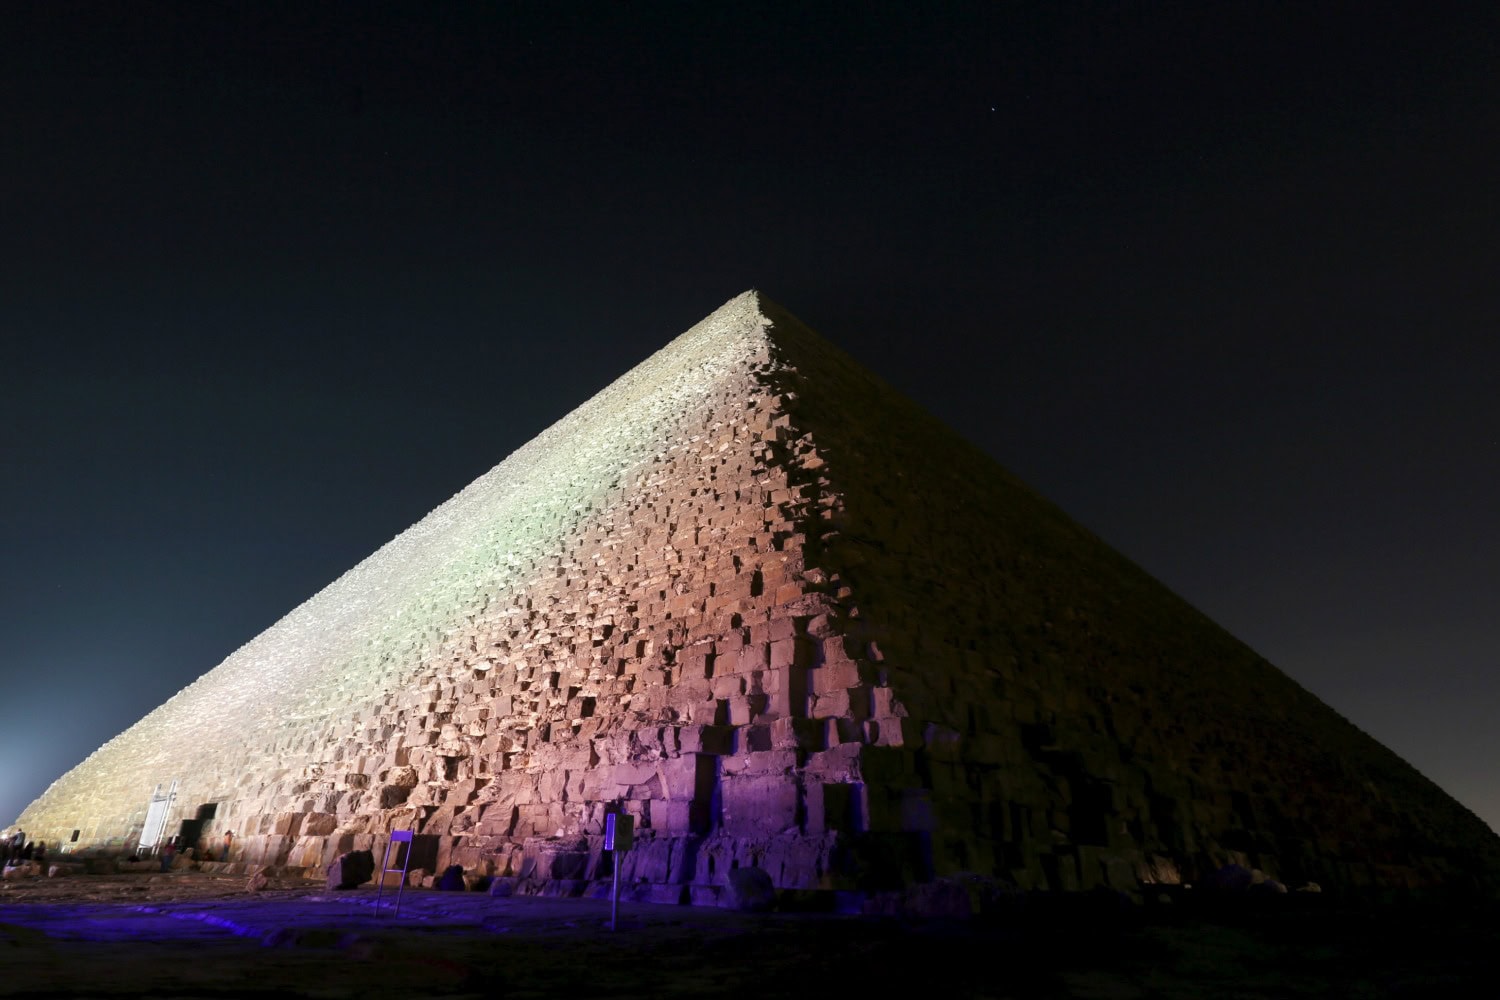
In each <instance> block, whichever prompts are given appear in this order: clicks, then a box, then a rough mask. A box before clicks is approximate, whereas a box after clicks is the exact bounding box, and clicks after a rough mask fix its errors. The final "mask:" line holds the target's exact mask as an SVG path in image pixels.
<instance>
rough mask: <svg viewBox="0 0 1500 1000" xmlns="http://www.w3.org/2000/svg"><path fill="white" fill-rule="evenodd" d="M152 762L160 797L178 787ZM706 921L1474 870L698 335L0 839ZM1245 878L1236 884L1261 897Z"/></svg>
mask: <svg viewBox="0 0 1500 1000" xmlns="http://www.w3.org/2000/svg"><path fill="white" fill-rule="evenodd" d="M184 762H191V765H190V766H188V767H185V766H184ZM610 813H618V814H622V815H626V816H629V817H631V819H632V820H633V822H634V827H635V831H636V839H635V843H634V846H633V848H632V849H631V850H630V851H628V852H626V853H624V854H622V855H621V870H620V872H619V875H620V878H621V879H622V880H623V881H624V882H625V883H626V885H627V886H630V887H631V891H632V892H633V893H634V897H635V898H649V899H659V900H663V901H687V900H697V901H712V900H714V899H717V898H719V896H720V895H722V893H723V892H724V891H726V887H727V886H728V885H729V884H730V882H731V875H730V873H731V872H732V871H733V870H735V869H738V868H750V867H753V868H758V869H761V870H762V871H764V872H765V873H766V874H767V875H768V876H769V878H770V881H771V882H772V883H773V884H774V886H776V887H777V888H779V889H782V890H809V891H812V890H839V889H865V890H889V889H896V888H901V887H904V886H907V887H909V886H913V885H922V884H926V883H929V882H932V881H933V880H944V879H950V880H951V879H952V878H954V877H959V876H962V877H964V878H970V879H973V880H978V881H981V882H990V883H994V884H997V885H1004V886H1010V887H1014V888H1017V889H1020V890H1037V889H1052V890H1084V889H1091V888H1095V887H1101V886H1102V887H1108V888H1110V889H1113V890H1118V891H1124V892H1130V893H1136V892H1140V891H1142V890H1143V889H1144V890H1149V889H1150V887H1151V886H1153V885H1173V884H1182V883H1191V882H1195V881H1201V880H1203V879H1207V878H1210V877H1212V876H1213V873H1215V872H1217V871H1219V869H1221V868H1223V867H1224V866H1226V865H1238V866H1242V867H1243V868H1245V869H1247V870H1249V871H1255V872H1259V873H1263V877H1264V878H1265V879H1267V880H1268V881H1271V882H1273V883H1280V884H1284V885H1290V886H1296V885H1299V884H1304V883H1311V882H1316V883H1318V884H1320V885H1321V886H1323V887H1326V888H1330V889H1344V888H1347V889H1357V888H1362V887H1382V888H1431V887H1444V888H1448V889H1456V890H1464V891H1472V890H1478V891H1482V892H1494V891H1495V889H1496V887H1497V886H1500V838H1497V837H1496V836H1495V834H1494V833H1493V832H1492V831H1490V830H1489V828H1488V827H1487V826H1485V825H1484V824H1483V823H1482V822H1481V821H1480V820H1479V819H1478V818H1477V817H1475V816H1474V815H1473V814H1472V813H1470V812H1469V811H1467V810H1466V809H1464V808H1463V807H1462V806H1461V805H1459V804H1458V803H1457V802H1455V801H1454V800H1453V799H1452V798H1451V797H1449V796H1448V795H1447V794H1445V793H1444V792H1443V791H1442V790H1440V789H1439V788H1437V787H1436V786H1435V785H1434V784H1432V783H1431V782H1430V781H1428V780H1427V779H1426V778H1424V777H1423V776H1422V775H1420V774H1419V773H1418V772H1417V771H1416V770H1414V769H1413V768H1411V767H1410V766H1409V765H1407V764H1406V763H1405V762H1403V761H1402V760H1400V759H1399V758H1398V757H1396V756H1395V755H1394V754H1392V753H1391V752H1390V751H1388V750H1387V749H1386V748H1384V747H1383V746H1381V745H1380V744H1378V743H1377V742H1375V741H1374V740H1373V739H1371V738H1369V737H1368V736H1366V735H1365V734H1364V733H1362V732H1360V731H1359V730H1358V729H1356V728H1355V727H1354V726H1353V725H1351V724H1350V723H1348V722H1347V721H1346V720H1344V719H1343V718H1341V717H1340V716H1339V715H1338V714H1337V713H1336V712H1334V711H1333V710H1332V709H1330V708H1328V707H1327V706H1326V705H1324V704H1323V703H1321V702H1320V701H1318V700H1317V699H1316V698H1315V697H1313V696H1312V695H1311V694H1309V693H1308V692H1307V691H1305V690H1304V689H1302V688H1301V687H1299V686H1298V685H1297V684H1296V683H1295V682H1293V681H1292V680H1291V679H1290V678H1288V677H1286V676H1285V675H1284V674H1282V673H1281V672H1280V671H1278V670H1277V669H1276V668H1274V667H1273V666H1271V665H1270V664H1269V663H1267V662H1265V661H1264V660H1263V659H1262V658H1260V657H1259V656H1257V655H1256V654H1255V653H1254V652H1253V651H1252V650H1250V649H1248V648H1247V647H1245V646H1244V645H1243V644H1241V643H1240V642H1238V641H1237V640H1235V639H1234V638H1233V637H1232V636H1230V635H1228V634H1227V633H1226V632H1224V631H1223V630H1222V629H1220V628H1219V627H1217V626H1216V625H1215V624H1214V623H1213V622H1211V621H1209V620H1208V619H1207V618H1205V617H1204V616H1203V615H1201V614H1200V613H1199V612H1197V611H1196V610H1194V609H1193V608H1192V607H1191V606H1189V605H1188V604H1187V603H1186V602H1184V601H1183V600H1181V599H1180V598H1178V597H1177V596H1175V595H1174V594H1172V593H1171V592H1170V591H1168V590H1167V589H1166V588H1164V587H1163V586H1162V585H1161V584H1159V583H1158V582H1156V581H1155V580H1153V579H1152V578H1151V577H1149V576H1148V575H1147V574H1146V573H1144V572H1143V571H1141V570H1140V569H1139V568H1137V567H1135V566H1134V565H1132V564H1131V563H1130V562H1129V561H1127V560H1126V559H1124V558H1123V557H1121V556H1120V555H1118V554H1117V553H1115V552H1114V551H1112V550H1111V549H1110V548H1108V547H1107V546H1106V545H1105V544H1104V543H1102V542H1101V541H1100V540H1098V539H1097V538H1095V537H1094V536H1093V535H1091V534H1090V533H1089V532H1087V531H1086V530H1085V529H1083V528H1082V527H1080V526H1079V525H1077V524H1076V523H1074V522H1073V521H1071V520H1070V519H1069V518H1068V517H1067V516H1066V515H1064V514H1063V513H1062V512H1061V511H1059V510H1058V509H1057V508H1056V507H1055V506H1053V505H1052V504H1050V503H1049V502H1047V501H1046V500H1045V499H1043V498H1042V497H1040V496H1038V495H1037V494H1036V493H1034V492H1033V491H1031V490H1030V489H1028V488H1027V487H1026V486H1024V485H1023V484H1022V483H1020V482H1019V481H1017V480H1016V479H1015V478H1014V477H1013V476H1011V475H1010V474H1009V473H1007V472H1006V471H1005V470H1004V469H1002V468H1001V467H1000V466H999V465H998V464H996V463H995V462H994V461H993V460H992V459H990V458H989V457H987V456H986V455H984V454H983V453H982V452H980V451H979V450H978V449H977V448H975V447H973V446H972V445H970V444H968V443H967V442H965V441H964V440H963V439H962V438H960V437H959V436H958V435H957V434H955V433H954V432H952V431H951V430H949V429H948V428H946V427H944V426H943V425H942V424H941V423H939V422H938V421H937V420H935V419H934V418H933V417H931V416H930V415H928V414H926V413H925V412H923V411H922V410H921V409H920V408H919V407H917V406H916V405H915V404H913V403H912V402H911V401H909V400H907V399H906V398H905V397H903V396H901V395H900V394H899V393H897V392H895V391H894V390H893V389H891V388H890V387H889V386H887V385H886V384H884V383H883V382H881V381H880V380H879V379H878V378H876V377H875V376H873V375H872V374H870V373H869V372H868V371H866V370H864V369H863V368H861V367H860V366H859V365H858V364H856V363H855V362H854V361H852V360H851V359H850V358H849V357H848V356H847V355H845V354H843V353H842V352H841V351H839V350H838V349H837V348H835V347H833V346H832V345H831V344H829V343H828V342H826V341H824V340H823V339H821V338H820V337H818V336H817V335H816V334H814V333H812V332H811V331H810V330H808V329H807V328H806V327H805V326H803V325H802V324H801V323H800V322H798V321H797V320H796V319H794V318H793V317H792V316H790V315H789V314H788V313H786V312H785V311H783V310H782V309H780V308H779V307H778V306H776V305H774V304H773V303H771V302H769V301H768V300H767V299H765V298H764V297H762V296H760V295H758V294H757V293H754V292H747V293H745V294H744V295H741V296H738V297H737V298H735V299H733V300H731V301H730V302H728V303H727V304H725V305H724V306H723V307H721V308H720V309H719V310H717V311H716V312H714V313H713V314H712V315H710V316H709V317H708V318H707V319H705V320H703V321H702V322H701V323H699V324H698V325H697V326H695V327H693V328H692V329H691V330H689V331H688V332H686V333H684V334H682V335H681V336H680V337H678V338H676V339H675V340H673V341H672V342H671V343H669V344H668V345H667V346H666V347H665V348H663V349H662V350H661V351H659V352H658V353H657V354H655V355H653V356H652V357H650V358H648V359H647V360H646V361H645V362H643V363H642V364H640V365H639V366H637V367H636V368H634V369H632V370H631V371H630V372H628V373H626V374H625V375H624V376H622V377H621V378H620V379H618V380H617V381H616V382H614V383H613V384H612V385H610V386H609V387H608V388H606V389H604V390H603V391H602V392H600V393H599V394H598V395H596V396H595V397H594V398H593V399H591V400H589V401H588V402H586V403H585V404H584V405H582V406H580V407H579V408H578V409H577V410H575V411H573V412H572V413H570V414H569V415H568V416H566V417H565V418H564V419H562V420H561V421H559V422H558V423H557V424H556V425H554V426H553V427H551V428H550V429H548V430H547V431H545V432H543V433H542V434H541V435H539V436H538V437H537V438H536V439H535V440H533V441H532V442H530V443H529V444H527V445H526V446H525V447H523V448H521V449H520V450H518V451H517V452H515V453H514V454H513V455H511V456H510V457H509V458H507V459H506V460H505V461H504V462H502V463H501V464H500V465H498V466H497V467H496V468H494V469H493V470H491V471H490V472H489V473H487V474H485V475H484V476H482V477H481V478H480V479H478V480H476V481H475V482H474V483H473V484H471V485H470V486H469V487H467V488H466V489H465V490H463V491H462V492H460V493H459V494H458V495H456V496H455V497H453V498H452V499H451V500H449V501H448V502H447V503H445V504H443V505H442V506H440V507H438V508H437V509H436V510H434V511H433V512H432V513H431V514H430V515H428V516H427V517H426V518H424V519H423V520H422V521H420V522H418V523H417V524H416V525H414V526H413V527H412V528H410V529H409V530H407V531H406V532H404V533H403V534H401V535H400V536H398V537H397V538H395V539H394V540H392V541H391V542H390V543H388V544H387V545H385V546H384V547H382V548H381V549H380V550H379V551H377V552H376V553H375V554H374V555H372V556H370V557H369V558H368V559H366V560H365V561H364V562H362V563H360V564H359V565H358V566H356V567H355V568H353V569H352V570H350V571H349V572H348V573H346V574H345V575H344V576H342V577H340V578H339V579H338V580H336V581H335V582H334V583H332V584H330V585H329V586H328V587H326V588H325V589H324V590H323V591H321V592H320V593H318V594H317V595H315V596H314V597H312V598H311V599H310V600H308V601H307V602H306V603H304V604H303V605H301V606H299V607H298V608H296V609H295V610H293V611H292V612H291V613H289V614H288V615H287V616H286V617H285V618H283V619H282V620H281V621H279V622H277V623H276V624H275V625H273V626H272V627H271V628H269V629H267V630H266V631H265V632H264V633H262V634H261V635H260V636H258V637H257V638H255V639H254V640H252V641H251V642H249V643H247V644H246V645H245V646H244V647H243V648H241V649H240V650H238V651H237V652H235V653H234V654H233V655H231V656H230V657H229V658H228V659H226V660H225V661H224V662H223V663H221V664H220V665H219V666H217V667H215V668H213V669H212V670H210V671H209V672H207V673H206V674H204V675H203V676H202V677H201V678H199V679H198V680H197V681H196V682H194V683H193V684H192V685H190V686H189V687H187V688H186V689H184V690H183V691H181V692H179V693H178V694H177V695H175V696H174V697H172V698H171V699H170V700H169V701H167V702H166V703H165V704H163V705H162V706H161V707H159V708H158V709H156V710H155V711H153V712H152V713H151V714H150V715H148V716H147V717H146V718H144V719H142V720H141V721H140V722H139V723H137V724H136V725H134V726H132V727H131V728H130V729H128V730H126V731H125V732H124V733H122V734H120V735H119V736H117V737H116V738H115V739H113V740H111V741H110V742H109V743H108V744H106V745H105V746H103V747H101V748H100V749H99V750H98V751H96V752H95V753H94V754H92V755H91V756H90V757H89V758H88V759H87V760H85V761H84V762H83V763H82V764H80V765H79V766H78V767H76V768H75V769H73V770H72V771H70V772H68V773H67V774H65V775H63V776H62V777H61V778H59V779H58V780H57V781H56V782H55V783H54V784H53V785H52V786H51V787H50V788H49V789H48V790H47V792H46V793H45V794H43V795H42V796H41V798H39V799H38V800H37V801H36V802H34V803H33V804H32V805H31V806H29V807H28V808H27V810H26V811H25V812H24V813H23V815H22V816H21V817H20V819H19V821H18V824H19V826H20V827H22V828H24V829H25V830H26V832H27V836H28V837H29V838H34V839H40V840H45V841H47V842H48V843H49V844H52V845H53V846H54V850H55V849H56V845H57V844H59V843H61V844H63V845H66V846H67V848H69V849H71V850H74V851H77V852H86V851H113V852H117V853H130V852H133V851H135V850H137V849H138V848H146V849H151V848H154V847H155V846H156V845H157V844H158V843H159V842H161V841H162V840H164V839H165V838H170V837H173V836H177V837H180V838H181V842H182V843H183V844H184V845H186V846H191V847H193V848H194V851H195V853H196V855H197V857H198V858H199V860H200V861H201V860H208V861H209V862H210V863H211V864H213V865H227V866H231V869H232V870H244V869H246V868H250V867H254V866H266V867H270V868H278V869H283V870H289V871H303V872H306V873H308V874H309V875H312V876H321V875H322V874H323V873H325V872H326V871H327V870H328V868H329V867H330V866H331V865H332V864H333V863H334V862H335V860H336V859H338V858H339V857H340V856H341V855H343V854H345V853H346V852H349V851H351V850H363V849H369V850H372V851H373V852H374V854H375V858H376V860H377V861H379V860H380V859H381V857H382V855H383V852H384V850H385V848H386V845H387V844H388V842H389V837H390V835H391V833H392V832H393V831H408V830H409V831H412V833H413V835H414V837H415V839H414V840H413V841H412V850H411V860H410V865H411V866H412V867H414V868H417V869H420V871H421V873H422V874H425V875H427V876H429V877H430V876H431V875H432V874H434V873H436V872H442V871H444V870H445V869H447V868H448V867H449V866H451V865H455V864H456V865H461V866H462V867H463V868H464V869H465V870H466V871H467V872H469V873H471V874H473V875H477V876H504V877H509V878H511V879H514V880H516V881H517V884H518V886H519V887H520V888H521V890H522V891H538V892H542V891H545V892H557V893H582V892H585V891H587V890H588V887H589V886H590V885H591V884H597V883H598V882H600V881H601V880H603V879H606V878H610V877H611V876H612V875H613V874H614V873H613V871H612V862H613V857H614V855H613V854H611V853H610V852H606V851H605V850H604V849H603V839H604V838H603V834H604V828H605V823H606V816H607V815H608V814H610ZM1260 877H1262V876H1257V878H1260Z"/></svg>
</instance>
